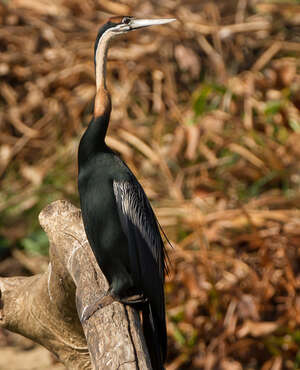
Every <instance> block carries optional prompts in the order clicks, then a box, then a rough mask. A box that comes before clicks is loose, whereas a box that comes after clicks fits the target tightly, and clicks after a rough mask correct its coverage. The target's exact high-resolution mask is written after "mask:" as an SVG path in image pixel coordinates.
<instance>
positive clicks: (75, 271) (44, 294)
mask: <svg viewBox="0 0 300 370" xmlns="http://www.w3.org/2000/svg"><path fill="white" fill-rule="evenodd" d="M39 220H40V224H41V226H42V227H43V229H44V230H45V231H46V233H47V234H48V237H49V241H50V252H49V253H50V263H49V267H48V270H47V271H46V272H45V273H43V274H38V275H35V276H32V277H13V278H0V327H3V328H6V329H8V330H11V331H14V332H17V333H20V334H22V335H24V336H26V337H28V338H30V339H32V340H34V341H35V342H38V343H40V344H42V345H43V346H44V347H46V348H47V349H48V350H49V351H51V352H53V353H54V354H55V355H56V356H57V357H58V359H59V360H60V361H61V362H63V363H64V365H65V366H66V368H67V369H72V370H77V369H78V370H79V369H80V370H86V369H128V370H129V369H130V370H131V369H143V370H144V369H151V365H150V360H149V355H148V352H147V347H146V344H145V342H144V338H143V334H142V329H141V325H140V320H139V315H138V313H137V312H136V311H135V310H133V309H131V308H130V307H125V306H123V305H122V304H120V303H118V302H114V303H112V304H110V305H108V306H106V307H104V308H102V309H101V310H98V311H97V312H96V313H95V314H94V315H92V316H91V317H90V318H89V319H88V320H87V321H86V322H85V323H83V325H81V323H80V320H79V318H78V316H79V317H81V314H82V311H83V310H84V308H85V307H86V306H87V305H89V304H91V303H93V302H94V301H95V300H96V299H97V298H99V297H101V296H102V295H103V294H104V292H106V290H107V288H108V286H107V282H106V279H105V277H104V276H103V274H102V272H101V270H100V268H99V267H98V264H97V262H96V260H95V257H94V255H93V253H92V251H91V249H90V247H89V244H88V241H87V239H86V235H85V231H84V228H83V224H82V219H81V212H80V210H78V209H77V208H76V207H74V206H73V205H72V204H70V203H69V202H67V201H56V202H54V203H52V204H50V205H49V206H47V207H46V208H45V209H44V210H43V211H42V212H41V213H40V216H39Z"/></svg>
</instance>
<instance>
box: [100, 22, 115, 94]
mask: <svg viewBox="0 0 300 370" xmlns="http://www.w3.org/2000/svg"><path fill="white" fill-rule="evenodd" d="M114 36H115V35H114V33H113V32H112V31H111V28H109V29H108V30H106V31H105V32H104V33H103V35H102V36H101V37H100V40H99V42H98V46H97V49H96V54H95V63H96V89H97V91H98V90H99V89H100V88H101V87H103V88H104V89H106V60H107V52H108V48H109V42H110V40H111V39H112V38H113V37H114Z"/></svg>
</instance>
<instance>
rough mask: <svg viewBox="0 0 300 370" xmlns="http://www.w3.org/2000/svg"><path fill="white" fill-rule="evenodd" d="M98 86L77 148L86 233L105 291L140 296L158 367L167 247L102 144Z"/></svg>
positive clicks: (104, 108)
mask: <svg viewBox="0 0 300 370" xmlns="http://www.w3.org/2000/svg"><path fill="white" fill-rule="evenodd" d="M119 22H122V21H121V20H119V21H118V22H117V21H115V20H114V19H113V20H110V21H109V22H108V23H107V24H105V25H104V27H103V28H102V29H100V31H99V34H98V37H97V40H96V44H95V63H96V64H97V48H98V47H99V42H101V38H102V36H103V34H104V33H105V32H106V31H107V30H109V29H110V28H113V27H114V26H115V25H118V24H119ZM127 22H128V18H127ZM105 53H106V52H105ZM102 57H103V58H105V57H106V56H102ZM96 68H97V66H96ZM104 70H105V68H104ZM97 90H98V91H97V96H96V99H95V105H96V104H98V107H96V106H95V112H98V114H97V115H96V114H95V115H94V117H93V119H92V121H91V122H90V124H89V126H88V128H87V130H86V131H85V133H84V135H83V137H82V139H81V141H80V145H79V150H78V169H79V175H78V188H79V195H80V204H81V210H82V217H83V222H84V226H85V231H86V235H87V238H88V240H89V243H90V245H91V248H92V250H93V252H94V255H95V257H96V259H97V262H98V264H99V266H100V268H101V270H102V272H103V273H104V275H105V277H106V278H107V280H108V283H109V292H108V294H109V295H110V296H112V297H113V298H114V299H116V300H119V301H121V302H127V303H128V302H130V297H132V296H138V297H142V299H140V300H137V301H136V302H141V303H139V304H136V307H137V308H138V309H141V310H142V313H143V329H144V335H145V339H146V343H147V346H148V350H149V352H150V357H151V362H152V367H153V368H154V369H162V368H163V362H164V361H165V358H166V350H167V335H166V322H165V299H164V280H165V271H166V261H165V258H166V253H165V248H164V244H163V241H162V238H161V235H160V231H159V225H158V222H157V219H156V217H155V215H154V213H153V210H152V208H151V205H150V202H149V200H148V198H147V196H146V194H145V192H144V190H143V188H142V186H141V185H140V183H139V182H138V180H137V179H136V177H135V176H134V174H133V173H132V172H131V170H130V169H129V168H128V167H127V165H126V164H125V163H124V162H123V161H122V160H121V159H120V158H119V156H118V155H117V154H116V153H114V152H113V151H112V150H111V149H110V148H109V147H108V146H107V145H106V143H105V136H106V131H107V127H108V124H109V119H110V112H111V102H110V96H109V93H108V92H107V90H106V87H105V76H104V84H99V86H98V87H97ZM99 112H100V114H99ZM132 303H135V300H134V299H133V300H132Z"/></svg>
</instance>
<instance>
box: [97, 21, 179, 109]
mask: <svg viewBox="0 0 300 370" xmlns="http://www.w3.org/2000/svg"><path fill="white" fill-rule="evenodd" d="M175 20H176V19H173V18H172V19H170V18H169V19H135V18H133V17H129V16H124V17H113V18H110V19H109V20H108V21H107V22H106V23H105V24H104V25H102V27H100V29H99V32H98V35H97V38H96V42H95V50H94V62H95V70H96V89H97V94H96V98H95V108H94V115H95V116H101V115H102V114H103V112H104V111H106V110H109V109H108V107H109V106H110V98H109V94H108V92H107V91H106V59H107V51H108V47H109V43H110V41H111V40H112V39H113V38H114V37H116V36H118V35H122V34H123V33H126V32H129V31H134V30H137V29H140V28H144V27H149V26H156V25H160V24H166V23H170V22H173V21H175Z"/></svg>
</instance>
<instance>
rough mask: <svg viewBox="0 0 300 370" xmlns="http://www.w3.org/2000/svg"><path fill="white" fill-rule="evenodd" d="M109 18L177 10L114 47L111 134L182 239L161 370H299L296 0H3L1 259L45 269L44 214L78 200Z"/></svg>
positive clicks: (174, 253)
mask: <svg viewBox="0 0 300 370" xmlns="http://www.w3.org/2000/svg"><path fill="white" fill-rule="evenodd" d="M112 13H113V14H120V15H124V14H130V15H135V16H137V17H152V16H155V17H175V18H177V19H178V21H177V22H174V23H172V24H171V25H169V26H166V27H158V28H153V29H149V30H148V29H147V30H145V31H143V32H142V31H140V32H132V33H130V34H128V35H126V37H124V38H123V39H122V40H119V41H117V42H116V43H115V45H114V46H113V47H112V49H111V51H110V53H109V59H110V62H109V66H108V75H109V76H108V81H109V89H110V91H111V93H112V98H113V112H112V117H111V124H110V129H109V137H108V139H107V142H108V144H109V145H110V146H111V147H112V148H113V149H114V150H116V151H118V152H119V153H120V154H121V155H122V157H123V158H124V159H125V161H126V162H127V163H128V165H129V166H130V167H131V168H132V170H133V171H134V172H135V173H136V175H137V177H138V178H139V179H140V181H141V183H142V184H143V186H144V188H145V190H146V192H147V194H148V196H149V198H150V199H151V201H152V204H153V206H154V208H155V210H156V213H157V216H158V218H159V221H160V223H161V224H162V226H163V227H164V229H165V230H166V232H167V234H168V236H169V238H170V239H171V241H172V243H173V244H174V246H175V248H174V249H173V250H171V251H170V257H171V260H172V266H173V268H172V273H171V275H170V276H169V278H168V281H167V284H166V294H167V311H168V333H169V357H168V366H167V369H169V370H173V369H205V370H209V369H228V370H229V369H233V370H235V369H263V370H268V369H272V370H275V369H276V370H277V369H298V368H300V346H299V345H300V331H299V325H300V296H299V291H300V252H299V251H300V248H299V245H300V211H299V206H300V172H299V169H300V168H299V167H300V146H299V142H300V73H299V67H300V65H299V56H300V43H299V41H300V1H298V0H294V1H292V0H290V1H272V0H269V1H267V0H265V1H260V0H236V1H235V0H226V1H225V0H220V1H211V0H203V1H192V0H189V1H183V0H179V1H173V0H164V1H163V2H161V3H160V2H157V1H155V0H145V1H143V2H139V1H137V0H123V1H118V2H115V1H108V0H101V1H84V2H81V1H77V0H61V1H58V0H53V1H51V2H50V1H46V0H10V1H1V2H0V23H1V26H2V27H1V28H0V75H1V79H0V129H1V135H0V176H1V188H0V261H1V259H2V260H3V261H4V259H5V258H6V257H7V256H9V255H10V254H11V253H12V254H13V256H14V258H15V259H19V261H20V263H21V264H25V265H26V266H25V267H26V268H27V269H28V270H30V271H32V272H36V268H37V267H36V266H35V267H34V268H33V267H31V266H33V264H30V263H29V262H28V259H26V258H27V257H26V256H27V253H29V254H30V255H32V257H31V258H32V259H33V260H34V258H37V257H34V254H36V253H39V254H45V253H46V251H47V240H46V237H45V235H44V234H43V233H42V231H41V230H40V227H39V224H38V213H39V211H40V210H41V209H42V208H43V207H44V206H45V205H46V204H48V203H49V202H51V201H53V200H56V199H61V198H65V199H69V200H71V201H72V202H73V203H75V204H77V205H78V194H77V188H76V176H77V167H76V157H77V153H76V151H77V146H78V142H79V139H80V136H81V134H82V133H83V131H84V129H85V127H86V125H87V124H88V122H89V120H90V118H91V114H92V108H93V97H94V93H95V86H94V69H93V68H94V66H93V56H92V52H93V42H94V39H95V37H96V34H97V31H98V27H99V24H101V23H102V22H103V21H104V20H105V18H106V17H107V16H108V14H112ZM18 248H21V249H24V250H25V252H26V253H25V252H22V253H20V251H19V249H18ZM16 251H17V253H16ZM0 273H1V262H0Z"/></svg>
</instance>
